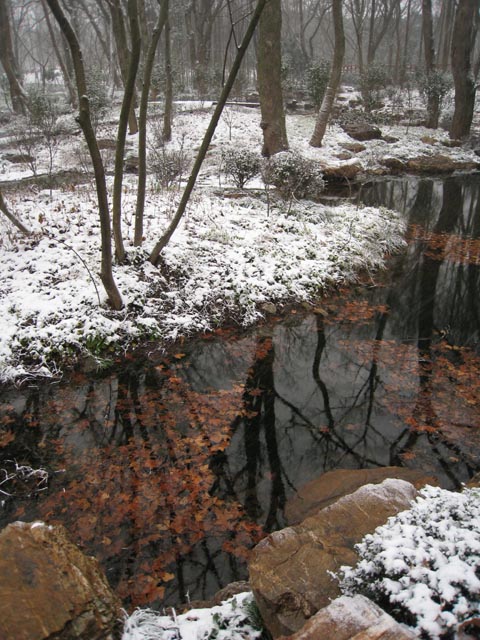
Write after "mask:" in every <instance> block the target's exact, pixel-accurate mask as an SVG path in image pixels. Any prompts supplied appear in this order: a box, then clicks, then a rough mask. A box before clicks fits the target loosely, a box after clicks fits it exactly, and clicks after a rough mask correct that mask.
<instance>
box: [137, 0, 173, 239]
mask: <svg viewBox="0 0 480 640" xmlns="http://www.w3.org/2000/svg"><path fill="white" fill-rule="evenodd" d="M168 9H169V0H162V3H161V7H160V13H159V15H158V20H157V24H156V25H155V28H154V30H153V32H152V37H151V39H150V44H149V47H148V51H147V55H146V56H145V60H144V71H143V87H142V95H141V97H140V110H139V114H138V191H137V208H136V212H135V236H134V242H133V243H134V245H135V246H136V247H139V246H140V245H141V244H142V240H143V212H144V208H145V192H146V184H147V114H148V96H149V93H150V84H151V79H152V70H153V63H154V61H155V53H156V50H157V46H158V42H159V40H160V36H161V35H162V31H163V28H164V26H165V23H166V22H167V19H168Z"/></svg>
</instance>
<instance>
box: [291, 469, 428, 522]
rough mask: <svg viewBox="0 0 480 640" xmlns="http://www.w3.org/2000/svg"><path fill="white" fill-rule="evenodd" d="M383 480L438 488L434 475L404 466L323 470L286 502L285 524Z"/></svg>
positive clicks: (418, 486) (300, 518) (309, 514)
mask: <svg viewBox="0 0 480 640" xmlns="http://www.w3.org/2000/svg"><path fill="white" fill-rule="evenodd" d="M387 478H399V479H400V480H406V481H407V482H411V483H412V484H413V485H414V487H415V488H416V489H420V488H421V487H424V486H425V485H426V484H431V485H434V486H438V480H437V478H436V477H435V476H430V475H427V474H426V473H425V472H424V471H420V470H419V469H408V468H406V467H378V468H377V469H337V470H336V471H327V473H323V474H322V475H321V476H320V477H318V478H315V479H314V480H312V481H311V482H307V484H305V485H303V487H301V488H300V489H299V491H297V493H296V494H295V495H294V496H293V497H292V498H290V500H288V502H287V504H286V506H285V516H286V519H287V523H288V524H289V525H294V524H298V523H299V522H301V521H302V520H304V519H305V518H306V517H307V516H312V515H314V514H315V513H316V512H317V511H320V509H324V508H325V507H328V505H330V504H332V503H333V502H335V501H336V500H338V499H339V498H342V497H343V496H346V495H347V494H349V493H353V492H354V491H356V490H357V489H359V488H360V487H362V486H363V485H364V484H378V483H380V482H383V481H384V480H386V479H387Z"/></svg>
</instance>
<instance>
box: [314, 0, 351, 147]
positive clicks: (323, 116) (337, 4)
mask: <svg viewBox="0 0 480 640" xmlns="http://www.w3.org/2000/svg"><path fill="white" fill-rule="evenodd" d="M332 13H333V24H334V30H335V48H334V51H333V63H332V70H331V72H330V78H329V81H328V86H327V89H326V91H325V95H324V96H323V100H322V106H321V107H320V111H319V112H318V116H317V122H316V124H315V130H314V132H313V135H312V139H311V140H310V144H311V145H312V147H321V146H322V142H323V136H324V135H325V131H326V128H327V124H328V121H329V119H330V115H331V113H332V110H333V104H334V102H335V96H336V94H337V91H338V87H339V86H340V79H341V77H342V65H343V58H344V56H345V33H344V29H343V15H342V0H332Z"/></svg>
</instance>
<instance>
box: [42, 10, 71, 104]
mask: <svg viewBox="0 0 480 640" xmlns="http://www.w3.org/2000/svg"><path fill="white" fill-rule="evenodd" d="M41 3H42V9H43V13H44V15H45V22H46V23H47V29H48V33H49V35H50V40H51V41H52V46H53V50H54V51H55V55H56V57H57V61H58V64H59V65H60V69H61V71H62V76H63V81H64V83H65V86H66V87H67V92H68V99H69V101H70V104H71V105H72V107H73V108H74V109H76V108H77V107H78V100H77V94H76V92H75V87H74V86H73V82H72V78H71V77H70V75H69V73H68V69H67V65H66V64H65V61H64V59H63V56H62V54H61V52H60V49H59V48H58V44H57V39H56V37H55V32H54V30H53V27H52V23H51V21H50V16H49V14H48V6H47V3H46V0H41Z"/></svg>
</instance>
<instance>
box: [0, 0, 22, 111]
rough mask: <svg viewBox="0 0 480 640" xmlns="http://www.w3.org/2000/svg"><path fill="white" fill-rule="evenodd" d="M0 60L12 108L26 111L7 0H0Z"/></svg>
mask: <svg viewBox="0 0 480 640" xmlns="http://www.w3.org/2000/svg"><path fill="white" fill-rule="evenodd" d="M0 62H1V64H2V67H3V70H4V71H5V75H6V76H7V80H8V84H9V88H10V98H11V101H12V109H13V111H14V112H15V113H25V112H26V106H27V98H26V96H25V92H24V91H23V88H22V85H21V82H20V74H19V71H18V65H17V61H16V58H15V55H14V51H13V44H12V30H11V26H10V13H9V10H8V6H7V0H0Z"/></svg>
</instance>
